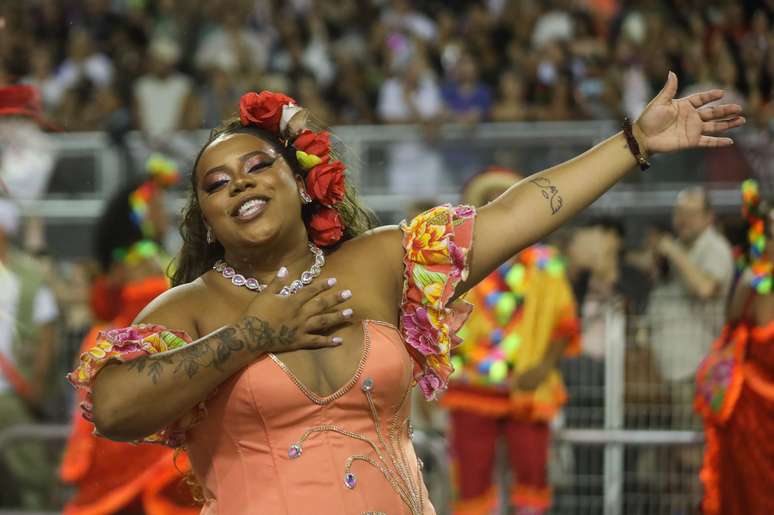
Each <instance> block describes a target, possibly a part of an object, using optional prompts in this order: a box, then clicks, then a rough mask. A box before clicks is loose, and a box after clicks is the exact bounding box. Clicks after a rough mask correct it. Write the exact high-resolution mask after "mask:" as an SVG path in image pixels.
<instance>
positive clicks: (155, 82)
mask: <svg viewBox="0 0 774 515" xmlns="http://www.w3.org/2000/svg"><path fill="white" fill-rule="evenodd" d="M149 54H150V58H151V62H150V64H149V66H150V72H149V73H147V74H146V75H143V76H142V77H140V78H139V79H138V80H137V83H136V85H135V89H134V102H135V104H134V110H135V116H136V117H137V126H138V127H139V128H140V129H141V130H142V131H143V132H144V133H145V134H146V135H147V136H149V137H150V138H151V140H155V139H163V138H164V137H169V136H171V135H172V134H173V133H174V132H175V131H177V130H180V129H188V128H193V127H194V126H196V125H198V124H196V125H195V123H196V122H195V121H194V120H197V119H199V118H200V117H198V116H195V115H196V106H195V102H194V98H193V96H192V84H191V80H190V79H189V78H188V77H186V76H185V75H183V74H182V73H179V72H177V71H176V69H175V65H176V63H177V61H178V58H179V57H180V49H179V48H178V46H177V45H176V44H175V43H174V42H173V41H169V40H156V41H154V42H153V43H152V44H151V47H150V49H149Z"/></svg>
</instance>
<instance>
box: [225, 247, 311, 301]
mask: <svg viewBox="0 0 774 515" xmlns="http://www.w3.org/2000/svg"><path fill="white" fill-rule="evenodd" d="M309 250H310V251H311V252H312V254H314V264H313V265H312V266H311V267H310V268H309V270H307V271H306V272H304V273H302V274H301V278H300V279H296V280H295V281H293V282H292V283H290V284H289V285H287V286H285V287H283V288H282V289H281V290H280V292H279V294H280V295H283V296H288V295H293V294H294V293H296V292H297V291H298V290H300V289H301V288H303V287H304V286H307V285H308V284H310V283H311V282H312V280H314V278H315V277H317V276H318V275H320V271H321V270H322V267H324V266H325V254H323V251H322V250H320V249H319V247H317V245H315V244H314V243H312V242H309ZM212 269H213V270H215V271H216V272H218V273H219V274H220V275H222V276H223V277H225V278H226V279H228V280H229V281H231V284H233V285H234V286H242V287H245V288H247V289H248V290H251V291H258V292H261V291H263V290H264V288H266V286H267V285H265V284H263V283H261V282H260V281H259V280H258V279H256V278H255V277H245V276H244V275H242V274H238V273H237V271H236V270H235V269H234V267H233V266H231V265H229V264H228V263H226V262H225V261H224V260H223V259H219V260H218V261H216V262H215V264H214V265H212Z"/></svg>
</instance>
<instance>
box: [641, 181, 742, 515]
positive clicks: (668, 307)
mask: <svg viewBox="0 0 774 515" xmlns="http://www.w3.org/2000/svg"><path fill="white" fill-rule="evenodd" d="M713 224H714V212H713V210H712V206H711V204H710V199H709V196H708V193H707V192H706V191H704V190H703V189H701V188H692V189H687V190H684V191H683V192H681V193H680V195H679V196H678V198H677V202H676V204H675V208H674V213H673V218H672V225H673V228H674V231H675V233H676V235H677V238H676V239H675V238H673V237H672V236H670V235H665V236H662V237H661V239H660V240H659V241H658V242H657V245H656V249H655V250H656V252H657V253H658V254H659V255H660V256H661V257H662V258H663V259H664V261H665V264H666V268H667V274H666V277H664V278H663V279H662V281H661V282H660V283H659V284H658V285H657V286H656V287H655V288H654V290H653V292H652V294H651V299H650V304H649V306H648V311H647V322H648V327H649V329H650V335H649V344H650V348H651V349H652V352H653V355H654V358H655V361H656V364H657V368H658V372H659V374H660V376H661V378H662V379H663V381H664V385H665V387H666V389H667V392H668V396H669V397H668V398H669V401H670V404H669V419H670V420H669V423H670V426H671V427H672V428H673V429H677V430H698V429H701V422H700V420H699V418H698V417H697V415H696V414H695V413H694V410H693V398H694V391H695V386H694V375H695V373H696V369H697V367H698V365H699V363H700V362H701V360H702V358H703V357H704V356H705V355H706V353H707V352H708V351H709V349H710V345H711V344H712V342H713V341H714V340H715V338H717V336H718V335H719V334H720V330H721V328H722V326H723V321H724V311H725V305H726V301H727V297H728V292H729V289H730V288H731V282H732V280H733V277H734V263H733V258H732V254H731V247H730V245H729V243H728V241H727V240H726V239H725V238H724V237H723V236H722V235H721V234H720V233H719V232H718V230H717V229H715V227H714V225H713ZM697 451H698V449H694V448H690V447H687V448H679V449H676V450H675V451H674V452H672V453H670V454H668V455H666V454H664V455H660V458H659V455H658V454H656V453H655V452H652V451H651V452H650V453H645V455H644V456H643V457H642V462H641V472H643V473H648V474H650V475H651V478H652V481H651V487H656V488H664V489H666V490H663V491H664V493H670V492H680V493H682V494H688V495H687V498H686V499H687V501H686V502H687V503H688V505H690V503H693V502H697V501H698V498H699V496H700V492H699V491H698V490H697V488H696V486H695V485H694V483H693V482H692V481H691V480H690V479H686V477H688V478H690V476H686V474H687V473H691V472H692V471H695V470H698V468H699V466H700V465H701V460H702V457H701V453H700V452H697ZM648 454H652V456H648ZM685 509H688V507H687V506H686V507H685Z"/></svg>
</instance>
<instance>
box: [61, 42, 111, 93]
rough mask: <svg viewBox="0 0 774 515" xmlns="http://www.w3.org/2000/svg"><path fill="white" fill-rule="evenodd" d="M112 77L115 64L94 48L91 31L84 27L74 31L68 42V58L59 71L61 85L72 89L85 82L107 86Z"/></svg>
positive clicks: (63, 87) (62, 87)
mask: <svg viewBox="0 0 774 515" xmlns="http://www.w3.org/2000/svg"><path fill="white" fill-rule="evenodd" d="M112 79H113V64H112V63H111V62H110V59H109V58H108V57H107V56H106V55H104V54H102V53H101V52H99V51H98V50H96V49H95V48H94V42H93V40H92V38H91V35H90V34H89V32H88V31H86V30H85V29H83V28H79V29H76V30H74V31H72V32H71V33H70V37H69V39H68V43H67V58H66V59H65V60H64V62H63V63H62V65H61V66H60V67H59V70H58V72H57V82H58V83H59V87H60V88H61V89H70V88H75V87H79V85H80V84H83V83H91V84H93V85H95V86H97V87H105V86H107V85H109V84H110V82H111V80H112Z"/></svg>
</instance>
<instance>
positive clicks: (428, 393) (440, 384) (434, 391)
mask: <svg viewBox="0 0 774 515" xmlns="http://www.w3.org/2000/svg"><path fill="white" fill-rule="evenodd" d="M417 384H418V385H419V389H420V390H422V394H423V395H424V396H425V399H435V398H436V396H437V395H438V392H440V391H442V390H443V389H444V388H445V383H444V381H443V379H441V378H440V377H438V376H437V375H436V374H435V373H434V372H433V371H432V370H431V369H428V370H425V372H424V373H423V374H422V375H421V376H420V377H419V378H418V379H417Z"/></svg>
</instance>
